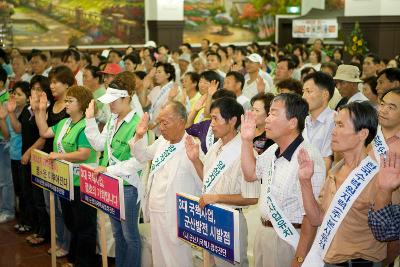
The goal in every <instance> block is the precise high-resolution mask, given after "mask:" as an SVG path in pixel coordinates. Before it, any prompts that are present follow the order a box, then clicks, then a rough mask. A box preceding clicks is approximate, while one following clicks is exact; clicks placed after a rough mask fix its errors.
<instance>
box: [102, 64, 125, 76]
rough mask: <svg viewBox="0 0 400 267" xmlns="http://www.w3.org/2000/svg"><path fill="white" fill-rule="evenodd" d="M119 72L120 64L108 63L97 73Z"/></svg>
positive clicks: (115, 73)
mask: <svg viewBox="0 0 400 267" xmlns="http://www.w3.org/2000/svg"><path fill="white" fill-rule="evenodd" d="M120 72H122V68H121V66H120V65H118V64H115V63H108V64H107V65H106V67H105V68H104V70H102V71H99V73H104V74H114V75H117V74H118V73H120Z"/></svg>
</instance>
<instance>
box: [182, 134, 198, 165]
mask: <svg viewBox="0 0 400 267" xmlns="http://www.w3.org/2000/svg"><path fill="white" fill-rule="evenodd" d="M185 148H186V155H187V156H188V158H189V159H190V160H191V161H195V160H197V159H199V152H200V148H199V144H197V143H196V142H195V141H194V139H193V137H192V136H190V135H189V136H187V137H186V139H185Z"/></svg>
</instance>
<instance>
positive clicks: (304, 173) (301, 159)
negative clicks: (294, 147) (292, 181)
mask: <svg viewBox="0 0 400 267" xmlns="http://www.w3.org/2000/svg"><path fill="white" fill-rule="evenodd" d="M297 161H298V163H299V180H311V177H312V176H313V174H314V162H313V161H312V160H311V159H310V156H309V155H308V153H307V150H305V149H304V148H301V149H300V151H299V154H298V155H297Z"/></svg>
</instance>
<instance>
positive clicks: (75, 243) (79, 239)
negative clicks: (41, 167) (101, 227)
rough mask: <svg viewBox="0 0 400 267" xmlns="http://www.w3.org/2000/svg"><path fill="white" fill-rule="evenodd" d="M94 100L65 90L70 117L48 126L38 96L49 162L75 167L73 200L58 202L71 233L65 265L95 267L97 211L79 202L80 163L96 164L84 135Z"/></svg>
mask: <svg viewBox="0 0 400 267" xmlns="http://www.w3.org/2000/svg"><path fill="white" fill-rule="evenodd" d="M92 99H93V96H92V93H91V91H90V90H89V89H87V88H86V87H83V86H72V87H70V88H69V89H68V92H67V95H66V98H65V106H66V112H67V114H69V116H70V117H69V118H65V119H63V120H61V121H59V122H58V123H57V124H56V125H54V126H52V127H49V126H48V124H47V122H46V108H47V97H46V94H45V93H43V92H42V93H41V95H40V100H39V110H38V111H37V112H36V114H35V116H36V123H37V126H38V128H39V133H40V136H41V137H44V138H52V137H54V142H53V152H51V153H50V154H49V159H51V160H55V159H58V160H66V161H69V162H72V163H73V164H74V168H73V169H74V171H73V183H74V201H71V202H70V201H68V200H64V199H60V202H61V208H62V215H63V218H64V222H65V225H66V226H67V228H68V230H70V232H71V243H70V249H69V254H68V261H69V263H68V264H66V266H82V267H83V266H87V267H89V266H95V265H96V264H97V263H96V235H97V211H96V209H94V208H92V207H90V206H89V205H86V204H84V203H83V202H81V201H80V188H79V185H80V183H79V164H81V163H86V164H89V165H93V164H96V152H95V151H94V149H93V148H92V146H91V145H90V143H89V141H88V139H87V137H86V135H85V131H84V129H85V125H86V123H85V119H84V111H85V110H86V108H87V107H88V105H89V102H90V101H91V100H92Z"/></svg>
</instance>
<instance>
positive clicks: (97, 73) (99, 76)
mask: <svg viewBox="0 0 400 267" xmlns="http://www.w3.org/2000/svg"><path fill="white" fill-rule="evenodd" d="M85 70H88V71H90V73H91V74H92V76H93V78H95V79H98V80H99V83H102V76H103V75H102V73H101V72H100V68H99V67H97V66H92V65H89V66H86V67H85Z"/></svg>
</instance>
